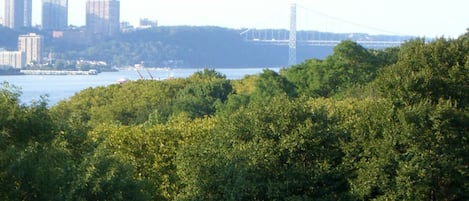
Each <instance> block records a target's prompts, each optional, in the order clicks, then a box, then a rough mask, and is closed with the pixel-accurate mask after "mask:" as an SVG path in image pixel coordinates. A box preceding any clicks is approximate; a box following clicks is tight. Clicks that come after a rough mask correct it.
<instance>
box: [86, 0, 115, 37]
mask: <svg viewBox="0 0 469 201" xmlns="http://www.w3.org/2000/svg"><path fill="white" fill-rule="evenodd" d="M86 28H87V31H88V33H89V34H92V35H94V36H98V37H99V36H113V35H116V34H118V33H119V32H120V1H119V0H87V1H86Z"/></svg>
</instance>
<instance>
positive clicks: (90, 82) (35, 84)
mask: <svg viewBox="0 0 469 201" xmlns="http://www.w3.org/2000/svg"><path fill="white" fill-rule="evenodd" d="M263 69H265V68H219V69H215V70H216V71H217V72H220V73H222V74H224V75H226V77H227V78H228V79H232V80H234V79H241V78H243V77H244V76H246V75H254V74H258V73H261V72H262V71H263ZM269 69H271V70H274V71H277V72H278V71H279V70H280V68H269ZM201 70H203V69H201V68H199V69H197V68H174V69H173V68H172V69H151V70H149V71H148V72H147V70H139V71H136V70H120V71H118V72H103V73H100V74H98V75H12V76H0V82H1V83H3V82H5V81H6V82H8V83H10V84H12V85H15V86H17V87H20V88H21V91H22V95H21V97H20V98H21V101H22V102H23V103H25V104H28V103H30V102H31V101H34V100H38V99H39V98H40V97H41V96H42V95H47V96H48V98H47V99H48V103H49V105H51V106H52V105H55V104H56V103H57V102H59V101H61V100H65V99H67V98H69V97H71V96H73V95H74V94H76V93H77V92H80V91H81V90H83V89H86V88H89V87H98V86H107V85H110V84H116V83H117V80H119V79H128V80H137V79H140V78H141V77H140V75H139V73H140V74H141V75H142V77H143V78H144V79H150V78H151V76H153V78H154V79H160V80H163V79H167V78H169V77H174V78H185V77H188V76H190V75H192V74H193V73H195V72H197V71H201ZM150 75H151V76H150Z"/></svg>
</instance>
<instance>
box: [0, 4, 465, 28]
mask: <svg viewBox="0 0 469 201" xmlns="http://www.w3.org/2000/svg"><path fill="white" fill-rule="evenodd" d="M4 1H5V0H0V2H1V3H2V4H4ZM85 2H86V0H74V1H70V2H69V6H70V9H69V24H73V25H77V26H81V25H85V22H86V20H85V19H86V17H85ZM295 2H296V3H298V4H299V6H301V7H306V8H308V9H311V10H313V11H314V12H317V13H321V14H325V15H327V17H325V16H324V15H322V16H320V15H315V16H313V17H311V18H308V19H307V20H310V21H314V22H310V23H309V24H308V23H305V22H303V24H306V25H303V26H304V27H306V28H304V29H309V30H319V31H332V32H336V31H337V32H366V33H371V34H392V33H396V34H400V35H414V36H427V37H435V36H449V37H457V36H459V35H461V34H463V33H465V32H466V29H467V28H469V23H468V22H467V19H469V12H467V11H466V8H467V7H468V6H469V2H464V1H460V0H447V1H444V2H443V1H437V0H428V1H424V0H414V1H407V0H395V1H386V0H378V1H376V0H355V1H344V0H330V1H321V2H317V1H310V0H297V1H295ZM289 3H291V1H283V0H278V1H276V0H270V1H269V0H257V1H246V0H238V1H234V0H225V1H220V0H199V1H196V2H193V1H183V0H173V1H163V0H153V1H144V0H132V1H130V0H121V21H129V22H131V23H132V24H134V25H136V24H137V22H138V20H139V19H140V18H149V19H152V20H158V22H159V24H160V25H162V26H173V25H193V26H205V25H212V26H222V27H228V28H253V27H257V28H288V15H289V13H288V12H289ZM38 6H39V8H38ZM40 6H41V0H33V25H36V24H41V11H40V10H41V8H40ZM300 11H301V8H300ZM317 13H316V14H317ZM0 14H1V15H2V16H3V15H4V7H3V6H2V10H1V11H0ZM321 18H328V19H326V20H324V19H321ZM301 19H304V18H300V20H299V21H300V22H299V26H300V27H299V29H302V28H303V27H301V25H302V23H301ZM335 19H340V20H342V21H349V22H352V24H353V23H355V24H359V25H360V26H356V27H354V28H343V30H341V29H339V28H336V27H335V26H336V25H334V24H333V25H328V24H327V22H326V23H324V22H323V21H327V20H329V21H334V20H335Z"/></svg>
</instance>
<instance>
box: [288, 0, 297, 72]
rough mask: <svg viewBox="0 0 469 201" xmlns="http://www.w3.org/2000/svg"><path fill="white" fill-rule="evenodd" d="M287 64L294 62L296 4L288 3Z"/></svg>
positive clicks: (293, 63)
mask: <svg viewBox="0 0 469 201" xmlns="http://www.w3.org/2000/svg"><path fill="white" fill-rule="evenodd" d="M288 51H289V52H288V65H289V66H291V65H295V64H296V4H295V3H292V4H291V5H290V39H289V42H288Z"/></svg>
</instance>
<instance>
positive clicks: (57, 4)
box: [42, 0, 68, 30]
mask: <svg viewBox="0 0 469 201" xmlns="http://www.w3.org/2000/svg"><path fill="white" fill-rule="evenodd" d="M67 26H68V0H43V1H42V28H43V29H44V30H64V29H66V28H67Z"/></svg>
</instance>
